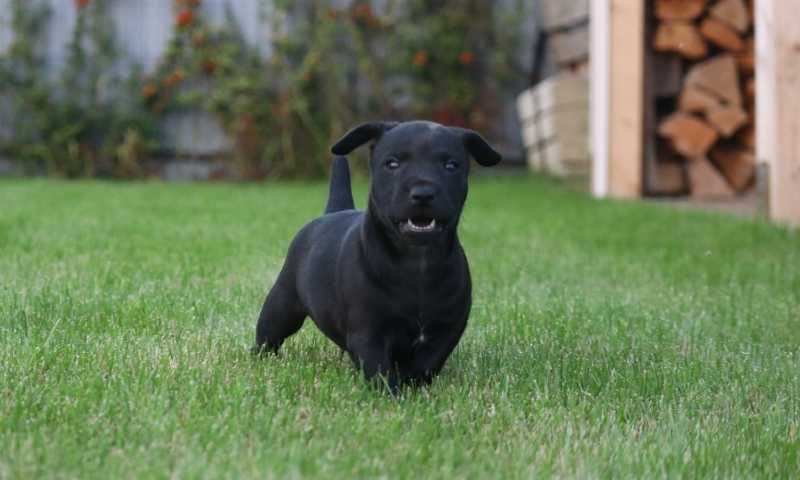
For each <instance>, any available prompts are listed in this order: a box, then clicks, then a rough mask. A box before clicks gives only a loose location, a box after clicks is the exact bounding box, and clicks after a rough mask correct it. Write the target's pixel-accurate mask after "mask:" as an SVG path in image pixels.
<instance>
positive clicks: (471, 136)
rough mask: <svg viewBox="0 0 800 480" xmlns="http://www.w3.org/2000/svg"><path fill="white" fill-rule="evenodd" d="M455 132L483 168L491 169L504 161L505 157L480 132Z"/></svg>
mask: <svg viewBox="0 0 800 480" xmlns="http://www.w3.org/2000/svg"><path fill="white" fill-rule="evenodd" d="M454 130H456V131H457V132H458V133H459V134H460V135H461V141H462V142H464V147H465V148H466V149H467V151H468V152H469V154H470V155H472V158H474V159H475V161H477V162H478V163H479V164H481V165H482V166H484V167H491V166H492V165H497V164H498V163H500V160H502V159H503V156H502V155H500V154H499V153H498V152H497V150H495V149H494V148H492V146H491V145H489V143H488V142H487V141H486V140H484V139H483V137H481V136H480V134H479V133H478V132H475V131H474V130H469V129H466V128H454Z"/></svg>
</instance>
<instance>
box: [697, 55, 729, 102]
mask: <svg viewBox="0 0 800 480" xmlns="http://www.w3.org/2000/svg"><path fill="white" fill-rule="evenodd" d="M685 85H687V86H694V87H699V88H702V89H704V90H706V91H707V92H709V93H712V94H714V95H717V96H718V97H720V98H721V99H723V100H725V101H726V102H727V103H732V104H733V105H741V104H742V92H741V91H740V90H739V75H738V72H737V71H736V60H735V59H734V58H733V56H732V55H730V54H728V53H723V54H721V55H717V56H716V57H714V58H712V59H710V60H706V61H705V62H702V63H698V64H697V65H695V66H694V67H692V69H691V70H689V73H688V74H687V75H686V83H685Z"/></svg>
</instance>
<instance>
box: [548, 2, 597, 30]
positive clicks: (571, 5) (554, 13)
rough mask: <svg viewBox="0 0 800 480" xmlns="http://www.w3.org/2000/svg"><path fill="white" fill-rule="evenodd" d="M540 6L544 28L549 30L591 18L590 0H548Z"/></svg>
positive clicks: (569, 25)
mask: <svg viewBox="0 0 800 480" xmlns="http://www.w3.org/2000/svg"><path fill="white" fill-rule="evenodd" d="M540 7H541V10H540V13H541V17H542V28H544V30H545V31H548V32H549V31H552V30H558V29H562V28H567V27H571V26H574V25H577V24H579V23H584V22H586V20H587V19H588V18H589V0H555V1H553V0H546V1H544V2H541V3H540Z"/></svg>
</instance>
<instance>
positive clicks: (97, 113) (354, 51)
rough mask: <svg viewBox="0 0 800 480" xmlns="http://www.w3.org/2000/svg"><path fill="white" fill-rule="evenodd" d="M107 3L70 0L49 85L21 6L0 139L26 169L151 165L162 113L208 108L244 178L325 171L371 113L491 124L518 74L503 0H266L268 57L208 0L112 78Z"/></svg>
mask: <svg viewBox="0 0 800 480" xmlns="http://www.w3.org/2000/svg"><path fill="white" fill-rule="evenodd" d="M107 2H108V0H75V2H74V5H75V8H76V9H77V11H78V21H77V23H76V26H75V31H74V33H73V39H72V41H71V43H70V48H69V51H70V55H69V58H68V62H67V67H66V68H65V69H64V71H63V72H62V75H61V78H60V79H59V80H58V81H56V82H48V81H46V80H44V79H45V75H44V70H43V67H42V64H41V60H40V58H38V57H37V52H36V51H35V49H34V45H35V44H36V39H37V38H41V34H42V31H41V30H42V27H43V25H44V23H45V21H46V20H47V17H48V15H49V12H48V10H47V9H46V8H45V7H42V6H41V5H43V3H41V2H36V1H33V2H31V1H24V0H14V1H13V2H12V5H13V29H14V32H15V35H14V42H13V45H12V46H11V48H10V49H9V51H8V53H7V54H6V55H5V56H3V57H0V85H2V87H0V96H6V97H8V98H12V99H13V102H12V110H13V112H14V113H13V115H12V117H13V119H14V121H13V125H12V131H13V132H14V135H13V138H12V140H11V141H10V142H7V143H6V144H5V145H2V146H0V148H2V149H3V150H4V151H5V152H6V153H8V154H10V155H12V156H13V157H14V158H16V159H18V160H19V161H20V162H21V163H22V164H23V165H25V166H26V167H27V169H28V170H29V171H42V170H44V171H46V172H48V173H51V174H57V175H62V176H67V177H76V176H114V177H122V178H126V177H136V176H140V175H143V174H145V173H146V169H145V168H144V164H143V162H144V161H145V159H146V158H148V157H149V156H150V155H152V154H153V153H154V152H155V151H156V148H157V147H158V145H157V143H156V139H157V138H158V137H157V134H158V129H157V127H158V124H159V120H160V119H161V118H162V117H163V116H164V115H165V114H167V113H169V112H176V111H192V112H193V111H205V112H209V113H212V114H213V115H214V116H215V118H217V120H218V121H219V123H220V125H221V126H222V127H223V129H224V130H225V132H226V133H227V135H228V136H229V138H230V140H231V144H232V149H231V152H230V153H229V155H227V158H226V159H227V161H229V162H230V165H231V166H232V167H233V168H232V169H233V170H234V171H235V172H236V173H237V176H238V177H240V178H250V179H261V178H265V177H275V176H284V177H299V176H302V177H310V176H318V175H321V174H322V173H324V171H325V159H326V158H327V156H328V154H327V148H328V145H330V143H331V140H333V138H334V137H335V136H336V135H340V134H341V133H342V132H343V131H344V130H345V129H346V128H348V127H349V126H351V125H352V124H354V123H355V122H357V121H360V120H363V119H366V118H376V117H383V118H400V119H403V118H410V117H422V118H430V119H433V120H437V121H440V122H443V123H450V124H458V125H462V126H469V127H473V128H478V129H481V130H484V131H485V130H486V127H487V125H489V124H490V123H491V122H490V120H491V119H493V118H496V117H497V115H498V113H499V112H498V111H497V110H496V108H495V107H494V106H495V105H497V104H498V103H499V102H498V101H497V99H498V97H499V95H500V94H501V92H502V90H503V88H504V86H505V82H508V81H510V80H513V79H514V78H519V76H517V77H515V73H516V70H515V68H514V66H513V65H514V62H513V58H514V52H515V50H516V46H517V45H518V42H519V38H518V32H519V30H520V29H519V28H518V27H519V24H518V22H519V20H518V18H521V17H522V16H520V15H516V16H514V15H513V10H512V9H507V8H502V7H499V6H496V5H495V3H494V2H482V1H478V0H411V1H408V2H398V1H394V0H393V1H389V2H381V4H382V6H383V8H382V9H381V10H380V11H377V10H376V9H375V8H374V7H373V5H372V4H371V3H370V2H369V1H364V0H357V1H355V2H354V3H353V4H352V5H350V6H349V7H348V8H345V9H337V8H334V7H333V6H332V5H333V3H334V2H331V1H325V0H295V1H291V0H272V1H270V2H268V1H267V0H265V1H264V6H269V7H270V8H269V9H268V10H269V12H271V13H270V15H269V17H268V18H267V17H266V16H265V18H264V19H262V20H263V21H268V22H271V31H272V32H273V35H272V38H271V39H270V47H271V48H270V51H271V52H272V53H271V55H270V57H269V58H266V59H265V58H264V57H263V55H262V54H261V52H260V51H258V50H257V49H255V48H253V47H252V46H249V45H248V44H247V43H246V42H245V40H244V38H243V37H242V35H241V34H240V31H239V28H238V27H237V25H236V24H235V22H234V20H233V16H232V15H230V14H229V15H228V19H227V21H226V22H225V23H224V24H223V25H222V26H220V27H212V26H211V25H209V23H208V22H206V21H205V19H204V18H203V15H202V11H201V9H200V8H199V6H200V3H201V2H200V0H175V1H174V15H175V17H174V22H173V25H174V32H173V35H172V38H171V40H170V43H169V45H168V47H167V49H166V51H165V54H164V55H163V57H162V58H161V60H160V61H159V63H158V66H157V68H156V69H155V70H154V71H153V72H151V73H149V74H147V75H142V74H141V72H139V71H136V70H134V71H133V72H131V73H130V75H129V76H128V78H126V79H123V78H118V76H115V74H114V73H113V72H114V68H113V65H114V62H115V60H117V59H118V57H119V52H118V51H117V49H116V48H115V45H114V36H113V32H112V29H111V27H110V26H111V23H110V21H109V20H108V18H107V17H108V16H107V12H106V6H107ZM267 4H268V5H267ZM520 5H522V2H520ZM520 5H517V6H516V7H520ZM266 10H267V9H265V11H266ZM514 19H517V20H514ZM287 25H291V28H289V27H287ZM498 27H499V28H498ZM117 85H119V86H120V87H115V86H117ZM23 119H24V120H23ZM489 133H490V134H491V132H489Z"/></svg>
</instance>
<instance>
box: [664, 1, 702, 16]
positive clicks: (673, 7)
mask: <svg viewBox="0 0 800 480" xmlns="http://www.w3.org/2000/svg"><path fill="white" fill-rule="evenodd" d="M705 8H706V0H656V8H655V10H656V18H658V19H659V20H665V21H673V20H694V19H695V18H697V17H699V16H700V14H701V13H703V10H705Z"/></svg>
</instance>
